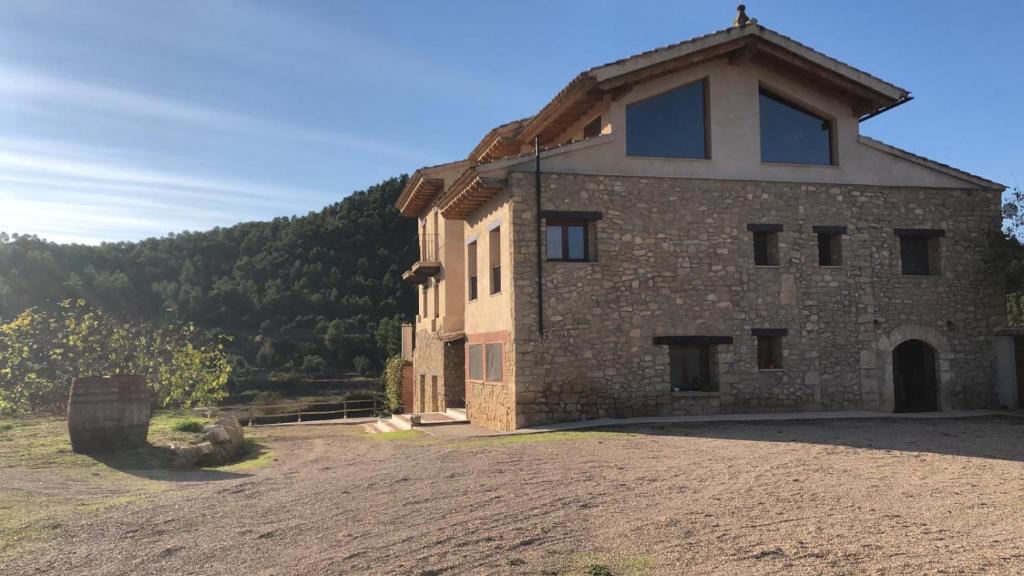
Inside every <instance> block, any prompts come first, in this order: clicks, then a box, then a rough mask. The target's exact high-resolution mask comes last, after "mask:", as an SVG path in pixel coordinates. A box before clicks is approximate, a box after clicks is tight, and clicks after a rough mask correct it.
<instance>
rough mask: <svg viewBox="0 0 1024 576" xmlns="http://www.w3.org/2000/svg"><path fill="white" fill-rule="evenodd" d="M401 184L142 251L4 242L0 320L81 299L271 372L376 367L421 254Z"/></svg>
mask: <svg viewBox="0 0 1024 576" xmlns="http://www.w3.org/2000/svg"><path fill="white" fill-rule="evenodd" d="M405 181H406V179H405V177H404V176H403V177H400V178H392V179H389V180H386V181H384V182H382V183H380V184H378V185H376V186H372V187H370V188H369V189H368V190H365V191H360V192H355V193H353V194H351V195H350V196H348V197H347V198H345V199H344V200H342V201H340V202H337V203H335V204H332V205H330V206H327V207H326V208H324V209H323V210H320V211H319V212H312V213H310V214H307V215H305V216H298V217H290V218H284V217H281V218H275V219H274V220H272V221H269V222H247V223H243V224H238V225H235V226H231V227H227V228H215V229H213V230H209V231H206V232H184V233H180V234H173V235H170V236H167V237H164V238H151V239H147V240H143V241H141V242H118V243H111V244H103V245H101V246H82V245H62V244H55V243H52V242H46V241H44V240H40V239H39V238H37V237H34V236H26V235H17V234H15V235H12V236H11V237H9V238H8V240H7V241H0V275H2V277H3V278H2V280H0V318H3V319H11V318H14V317H16V316H17V315H18V314H20V313H21V312H23V311H25V310H28V309H30V308H37V309H38V310H40V311H46V312H52V311H55V310H56V309H57V306H58V303H59V302H61V301H64V300H68V299H71V300H79V299H82V300H85V301H86V302H87V303H88V304H89V305H90V306H91V307H93V308H95V309H97V310H100V311H103V312H106V313H109V314H112V315H115V316H118V317H123V318H130V319H131V321H132V322H133V323H143V324H149V325H154V326H159V325H162V324H165V323H179V324H188V323H191V324H193V325H195V326H196V328H197V330H199V331H202V332H216V333H221V334H225V335H227V336H230V338H231V340H230V342H228V343H226V344H225V346H226V347H227V352H228V353H230V354H231V355H233V356H237V357H240V358H243V359H244V360H245V361H246V363H247V364H248V365H252V366H259V367H260V368H261V369H265V370H277V369H285V368H288V367H291V368H293V369H298V368H299V367H301V366H302V364H303V362H304V361H305V357H306V356H310V355H315V356H319V357H321V358H322V359H324V361H325V362H326V363H327V369H332V368H333V369H335V370H338V371H341V370H347V369H350V368H353V367H354V366H353V359H354V358H355V357H356V356H366V357H367V358H369V359H370V360H371V365H372V366H381V365H383V363H384V359H385V358H386V357H387V354H388V352H389V351H390V350H393V349H395V346H396V344H395V343H396V342H399V343H400V340H398V337H397V336H391V335H390V334H394V332H393V330H394V324H395V323H398V322H400V320H394V319H401V318H411V317H412V315H413V314H415V310H416V297H415V292H414V291H413V290H412V288H411V287H410V286H408V285H407V284H405V283H403V282H402V280H401V274H402V271H403V270H405V269H408V267H409V266H411V264H412V262H413V260H414V259H415V257H416V254H417V250H416V224H415V221H413V220H412V219H409V218H403V217H402V216H401V215H400V214H399V213H398V210H397V209H396V208H395V207H394V203H395V200H396V199H397V198H398V195H399V194H400V193H401V190H402V188H403V186H404V185H405ZM385 320H387V322H385ZM318 326H324V327H325V328H324V329H323V330H319V329H318V328H317V327H318ZM260 337H262V338H264V340H259V341H258V340H257V338H260ZM267 337H271V338H272V339H273V342H272V343H267V341H266V340H265V338H267Z"/></svg>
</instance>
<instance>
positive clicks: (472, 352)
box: [469, 344, 484, 382]
mask: <svg viewBox="0 0 1024 576" xmlns="http://www.w3.org/2000/svg"><path fill="white" fill-rule="evenodd" d="M469 379H470V380H477V381H481V382H482V381H483V379H484V346H483V344H470V345H469Z"/></svg>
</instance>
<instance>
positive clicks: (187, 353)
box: [0, 300, 231, 413]
mask: <svg viewBox="0 0 1024 576" xmlns="http://www.w3.org/2000/svg"><path fill="white" fill-rule="evenodd" d="M114 374H137V375H140V376H144V377H146V381H147V382H148V383H149V386H150V389H151V390H152V392H153V400H154V403H155V404H156V405H157V406H159V407H172V406H173V407H182V406H184V407H188V406H195V405H197V404H206V403H212V402H216V401H217V400H219V399H221V398H223V397H224V396H225V394H226V392H225V388H226V385H227V381H228V378H229V377H230V375H231V365H230V363H229V362H228V359H227V356H226V355H225V353H224V342H223V340H221V339H216V338H209V337H206V336H203V335H201V334H199V333H198V332H197V331H196V330H195V328H194V327H193V326H191V325H188V324H166V325H163V326H159V327H155V326H150V325H146V324H133V323H127V322H124V321H121V320H118V319H117V318H115V317H113V316H111V315H109V314H106V313H104V312H102V311H100V310H97V309H94V308H91V307H89V306H88V305H87V304H86V303H85V301H83V300H77V301H70V300H69V301H64V302H61V303H60V304H59V306H58V308H57V310H55V311H45V310H40V309H38V308H30V309H28V310H25V311H24V312H22V313H21V314H19V315H18V316H17V317H16V318H15V319H14V320H12V321H11V322H9V323H7V324H3V325H0V412H7V413H10V412H14V413H18V412H28V411H61V410H62V409H63V408H64V406H65V404H66V402H67V397H68V391H69V388H70V385H71V380H72V379H73V378H76V377H79V376H110V375H114Z"/></svg>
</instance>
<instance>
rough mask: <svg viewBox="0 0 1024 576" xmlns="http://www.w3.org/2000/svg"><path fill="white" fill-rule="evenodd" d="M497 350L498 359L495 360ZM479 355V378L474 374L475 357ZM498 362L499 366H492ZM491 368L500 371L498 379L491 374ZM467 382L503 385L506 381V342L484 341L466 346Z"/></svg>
mask: <svg viewBox="0 0 1024 576" xmlns="http://www.w3.org/2000/svg"><path fill="white" fill-rule="evenodd" d="M495 350H497V359H496V360H495V359H494V355H495ZM474 354H478V355H479V358H478V359H479V361H480V364H479V366H477V367H478V368H479V369H480V372H479V378H477V377H476V375H475V374H474V373H473V368H474V365H473V356H474ZM492 362H497V364H492ZM491 368H496V369H497V370H498V371H499V374H498V375H497V377H498V379H495V378H494V377H495V375H494V374H492V373H491V372H490V370H491ZM466 381H467V382H476V383H480V384H501V383H503V382H504V381H505V342H504V341H503V340H497V341H495V340H484V341H479V342H471V343H467V344H466Z"/></svg>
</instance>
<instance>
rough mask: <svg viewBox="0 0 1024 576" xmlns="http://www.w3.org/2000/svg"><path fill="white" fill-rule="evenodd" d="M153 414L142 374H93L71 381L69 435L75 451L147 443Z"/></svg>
mask: <svg viewBox="0 0 1024 576" xmlns="http://www.w3.org/2000/svg"><path fill="white" fill-rule="evenodd" d="M149 416H150V406H149V388H148V387H147V386H146V379H145V378H143V377H142V376H113V377H110V378H103V377H96V376H90V377H84V378H75V379H74V380H72V382H71V396H70V398H69V399H68V434H69V435H70V436H71V449H72V450H74V451H75V452H79V453H88V452H108V451H111V450H125V449H131V448H139V447H142V446H145V445H146V436H147V435H148V434H149Z"/></svg>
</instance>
